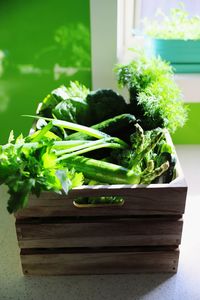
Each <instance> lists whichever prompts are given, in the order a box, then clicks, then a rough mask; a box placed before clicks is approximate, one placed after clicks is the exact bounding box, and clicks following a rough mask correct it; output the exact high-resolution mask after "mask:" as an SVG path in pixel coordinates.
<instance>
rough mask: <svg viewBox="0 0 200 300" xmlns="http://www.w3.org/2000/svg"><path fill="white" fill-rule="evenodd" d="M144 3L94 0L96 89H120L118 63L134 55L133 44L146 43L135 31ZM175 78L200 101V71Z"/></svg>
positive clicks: (192, 99)
mask: <svg viewBox="0 0 200 300" xmlns="http://www.w3.org/2000/svg"><path fill="white" fill-rule="evenodd" d="M140 4H141V0H109V1H108V0H90V21H91V54H92V59H91V60H92V88H93V89H98V88H112V89H114V90H117V83H116V78H115V75H114V72H113V68H114V66H115V65H116V64H117V63H128V62H129V61H130V60H131V58H133V53H131V51H128V49H129V48H131V47H133V46H135V45H137V44H139V45H140V46H143V45H144V39H143V38H142V37H139V38H138V37H136V36H134V35H133V33H132V28H133V27H134V25H138V24H139V22H140V20H139V16H140V8H141V5H140ZM130 12H131V13H130ZM133 16H134V19H135V21H133ZM175 80H176V82H177V84H178V86H179V87H180V88H181V90H182V93H183V96H184V99H185V101H186V102H200V90H199V86H200V74H176V75H175Z"/></svg>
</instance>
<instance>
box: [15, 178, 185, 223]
mask: <svg viewBox="0 0 200 300" xmlns="http://www.w3.org/2000/svg"><path fill="white" fill-rule="evenodd" d="M186 194H187V186H185V185H183V186H170V185H167V186H166V184H163V185H155V184H154V185H149V186H146V187H142V186H140V187H136V186H128V187H127V186H124V187H123V186H112V185H111V186H90V187H82V188H79V189H73V190H72V191H71V192H70V193H69V195H68V196H66V195H58V194H56V193H50V192H44V193H42V194H41V196H40V198H37V197H35V196H31V197H30V201H29V206H28V207H27V208H25V209H23V210H21V211H19V212H18V213H17V214H16V215H15V216H16V218H17V219H20V218H26V217H51V216H104V215H107V216H114V215H115V216H116V215H118V216H120V215H122V216H124V215H127V216H130V215H180V214H183V213H184V211H185V202H186ZM82 196H84V197H86V196H97V197H98V196H121V197H123V199H124V200H125V203H124V205H123V206H117V207H116V206H104V207H89V208H77V207H75V206H74V205H73V200H74V199H76V197H82Z"/></svg>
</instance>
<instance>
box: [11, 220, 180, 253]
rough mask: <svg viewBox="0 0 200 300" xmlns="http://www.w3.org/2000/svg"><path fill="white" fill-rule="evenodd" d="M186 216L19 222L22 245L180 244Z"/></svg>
mask: <svg viewBox="0 0 200 300" xmlns="http://www.w3.org/2000/svg"><path fill="white" fill-rule="evenodd" d="M182 225H183V221H182V219H174V218H171V219H170V218H169V217H168V218H166V217H162V218H156V217H145V218H144V217H143V218H134V217H132V218H118V219H116V218H115V219H112V218H111V219H109V218H102V219H97V220H94V218H93V219H92V220H90V219H89V218H87V219H85V220H84V221H78V220H76V219H75V220H73V221H66V220H65V219H64V218H63V219H62V222H61V220H60V221H59V218H56V219H55V220H54V219H53V218H48V219H45V218H43V219H39V220H38V223H36V221H35V220H34V221H33V222H32V223H31V221H29V223H22V222H16V229H17V236H18V241H19V246H20V248H57V247H94V245H95V247H107V246H159V245H179V244H180V242H181V234H182Z"/></svg>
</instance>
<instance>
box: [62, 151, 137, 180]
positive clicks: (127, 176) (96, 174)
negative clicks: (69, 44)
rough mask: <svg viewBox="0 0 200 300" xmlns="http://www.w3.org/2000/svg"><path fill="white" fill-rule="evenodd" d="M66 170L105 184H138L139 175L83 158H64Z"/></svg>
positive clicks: (116, 166)
mask: <svg viewBox="0 0 200 300" xmlns="http://www.w3.org/2000/svg"><path fill="white" fill-rule="evenodd" d="M63 162H65V163H66V166H67V167H68V168H70V169H71V168H74V169H75V170H76V171H77V172H82V173H83V175H84V176H85V177H86V178H88V179H93V180H96V181H98V182H102V183H106V184H139V183H140V179H141V178H140V175H139V174H136V173H135V172H134V171H132V170H129V169H126V168H124V167H121V166H118V165H115V164H112V163H108V162H105V161H100V160H96V159H92V158H87V157H83V156H78V155H77V156H74V157H69V158H66V159H65V160H64V161H63Z"/></svg>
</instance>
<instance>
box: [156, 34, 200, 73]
mask: <svg viewBox="0 0 200 300" xmlns="http://www.w3.org/2000/svg"><path fill="white" fill-rule="evenodd" d="M150 45H151V53H152V54H153V55H156V56H160V57H161V58H162V59H164V60H166V61H169V62H170V63H171V65H172V66H173V67H174V68H175V72H176V73H200V40H166V39H151V41H150Z"/></svg>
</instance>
